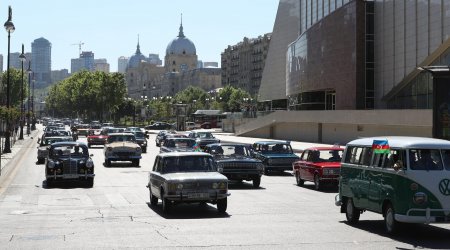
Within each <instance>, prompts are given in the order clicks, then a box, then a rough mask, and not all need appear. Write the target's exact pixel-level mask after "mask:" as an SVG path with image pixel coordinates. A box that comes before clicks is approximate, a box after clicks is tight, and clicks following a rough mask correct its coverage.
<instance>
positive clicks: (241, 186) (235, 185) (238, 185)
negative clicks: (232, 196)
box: [228, 181, 266, 190]
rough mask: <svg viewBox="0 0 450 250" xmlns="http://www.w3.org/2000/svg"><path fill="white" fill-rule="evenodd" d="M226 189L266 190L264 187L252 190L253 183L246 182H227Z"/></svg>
mask: <svg viewBox="0 0 450 250" xmlns="http://www.w3.org/2000/svg"><path fill="white" fill-rule="evenodd" d="M228 189H234V190H264V189H266V188H264V187H261V186H260V187H258V188H254V187H253V183H252V182H251V181H250V182H247V181H242V182H239V181H230V182H228Z"/></svg>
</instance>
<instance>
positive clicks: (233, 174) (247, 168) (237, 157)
mask: <svg viewBox="0 0 450 250" xmlns="http://www.w3.org/2000/svg"><path fill="white" fill-rule="evenodd" d="M205 152H206V153H210V154H212V155H213V156H214V159H215V161H216V163H217V171H219V173H221V174H223V175H225V176H226V177H227V178H228V180H235V181H242V180H246V181H252V182H253V187H255V188H258V187H259V185H260V184H261V175H262V174H263V169H264V165H263V164H262V162H261V161H260V160H258V159H254V158H252V155H251V151H250V145H246V144H240V143H215V144H209V145H207V146H206V148H205Z"/></svg>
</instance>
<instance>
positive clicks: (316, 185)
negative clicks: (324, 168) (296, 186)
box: [314, 174, 322, 190]
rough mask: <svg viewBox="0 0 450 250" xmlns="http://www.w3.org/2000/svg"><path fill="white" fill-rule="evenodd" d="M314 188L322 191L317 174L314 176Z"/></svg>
mask: <svg viewBox="0 0 450 250" xmlns="http://www.w3.org/2000/svg"><path fill="white" fill-rule="evenodd" d="M314 188H315V189H316V190H321V189H322V182H321V181H320V179H319V175H318V174H316V175H314Z"/></svg>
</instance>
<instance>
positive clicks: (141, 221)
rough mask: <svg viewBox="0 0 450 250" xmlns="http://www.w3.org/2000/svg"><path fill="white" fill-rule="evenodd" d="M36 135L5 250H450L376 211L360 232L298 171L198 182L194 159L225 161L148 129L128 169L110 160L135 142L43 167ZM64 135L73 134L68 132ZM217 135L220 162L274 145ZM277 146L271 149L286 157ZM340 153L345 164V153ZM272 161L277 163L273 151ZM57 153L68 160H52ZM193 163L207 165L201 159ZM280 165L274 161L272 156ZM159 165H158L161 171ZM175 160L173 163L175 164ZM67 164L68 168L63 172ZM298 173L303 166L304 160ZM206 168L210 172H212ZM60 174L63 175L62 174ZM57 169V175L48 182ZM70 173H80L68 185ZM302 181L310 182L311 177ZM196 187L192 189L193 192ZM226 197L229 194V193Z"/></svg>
mask: <svg viewBox="0 0 450 250" xmlns="http://www.w3.org/2000/svg"><path fill="white" fill-rule="evenodd" d="M37 128H38V130H37V131H36V136H34V137H33V139H29V140H28V141H27V145H26V146H25V147H23V148H22V149H21V151H20V153H18V154H17V155H16V157H15V158H17V159H16V161H15V162H14V163H15V164H17V166H16V167H15V170H14V171H13V173H12V174H10V177H9V178H8V179H6V181H4V182H3V183H2V188H1V189H0V192H1V193H0V221H1V222H2V223H1V224H2V230H1V231H0V242H1V244H2V248H8V249H11V248H33V249H44V248H49V247H52V248H214V249H233V248H246V249H274V248H277V249H299V248H306V249H363V248H364V249H368V248H382V249H394V248H400V249H413V248H432V249H433V248H437V249H446V248H449V246H450V237H449V235H450V225H449V224H430V225H427V224H424V223H420V224H416V223H414V224H407V226H405V225H403V227H400V230H398V231H396V233H395V234H391V233H389V232H387V231H386V229H385V221H384V220H383V217H382V216H380V215H379V214H377V213H373V212H369V211H366V212H365V213H363V214H362V215H361V217H360V218H359V217H358V219H359V221H358V223H353V222H355V220H350V221H349V219H348V216H349V215H348V214H347V218H346V214H343V213H341V208H340V207H338V206H336V204H335V199H336V196H337V195H338V194H339V187H338V186H336V183H335V182H331V183H325V182H323V183H321V186H320V188H318V187H317V183H315V182H314V178H312V179H309V178H307V177H306V176H305V177H303V176H302V179H301V180H302V182H301V185H300V182H299V179H298V177H297V176H296V175H297V172H293V171H292V168H291V169H290V170H285V169H284V168H282V169H281V170H280V171H278V170H276V171H274V169H273V168H274V166H275V165H273V167H272V168H271V169H270V171H269V170H267V171H265V167H264V164H262V163H263V162H264V160H262V161H261V159H259V160H258V158H257V157H256V158H255V160H256V162H254V161H250V160H246V161H248V162H250V163H251V164H256V165H254V166H256V168H257V169H259V171H260V174H257V175H256V176H260V177H259V178H260V179H259V180H258V183H257V184H258V185H255V179H254V178H255V177H252V178H253V179H252V178H250V177H247V176H244V175H242V179H240V178H239V176H240V175H237V174H233V175H232V178H230V179H229V180H227V178H226V177H225V176H224V175H222V174H220V173H218V172H216V171H217V170H214V172H215V174H216V175H219V176H223V177H221V178H222V179H214V178H217V177H213V175H202V177H199V176H200V175H199V174H196V173H198V172H199V171H211V170H199V169H198V166H200V165H198V164H200V163H196V164H194V165H192V166H191V167H197V169H196V170H195V169H194V170H189V169H187V168H188V165H189V164H191V163H190V161H191V160H192V161H193V162H194V161H197V160H201V161H202V162H204V163H202V164H213V162H215V161H218V162H219V161H220V160H214V159H219V158H217V157H216V156H215V158H211V157H209V155H210V154H208V153H197V152H195V150H194V149H192V150H187V151H184V152H177V151H175V152H168V153H166V152H163V153H161V154H160V147H158V146H156V144H157V143H155V140H156V136H157V132H158V131H153V130H147V135H148V138H147V146H146V147H147V151H146V152H145V153H144V152H142V151H141V150H140V149H136V148H133V152H139V155H140V159H139V160H138V161H137V160H134V158H133V159H131V158H130V159H129V160H128V161H122V160H121V161H112V162H109V161H108V160H107V159H109V158H106V157H110V156H108V153H107V152H109V150H113V149H110V147H112V148H115V149H114V150H119V149H121V148H122V149H123V148H125V145H127V143H128V144H131V143H132V141H133V139H129V138H128V139H126V138H122V137H118V138H117V140H118V141H120V140H123V141H122V142H115V143H118V144H120V145H119V146H111V144H113V143H112V142H108V141H106V142H105V145H91V146H90V147H87V143H88V141H87V137H86V136H83V135H81V136H79V137H78V140H77V142H56V143H53V144H51V145H52V146H51V149H50V152H49V156H47V157H48V158H46V160H45V163H41V162H42V161H41V160H39V159H40V158H39V157H38V148H39V146H40V145H39V144H38V139H39V140H41V139H42V135H43V133H44V129H45V127H43V126H42V125H41V124H38V125H37ZM65 129H66V130H69V128H68V127H67V126H66V128H65ZM122 134H126V135H131V133H126V132H119V133H112V136H113V137H114V138H116V137H117V135H122ZM213 135H214V136H215V137H216V138H217V140H219V141H220V142H221V143H216V144H211V145H215V146H214V147H209V148H208V150H209V151H208V152H210V153H211V154H212V155H215V154H217V153H221V152H219V151H220V150H219V149H218V146H221V147H222V150H223V149H225V151H226V150H231V149H233V150H234V149H235V148H237V147H236V141H239V142H241V144H237V145H250V149H251V148H252V145H251V143H250V144H247V143H244V144H242V142H244V141H245V142H247V141H253V142H254V143H255V144H256V145H258V146H259V145H261V147H262V146H264V145H270V143H261V142H259V143H256V142H258V141H261V139H258V138H239V137H236V136H233V135H229V134H224V133H215V132H214V131H213ZM127 140H128V142H126V141H127ZM130 141H131V142H130ZM134 143H135V144H137V142H134ZM161 143H162V142H161ZM233 143H234V144H233ZM297 143H299V142H297ZM292 144H295V142H292ZM75 145H79V146H81V145H85V146H84V147H83V148H81V149H82V152H81V153H78V156H77V157H78V158H76V157H75V154H77V153H76V152H74V151H71V150H75V149H74V146H75ZM108 145H109V146H108ZM282 145H283V146H284V149H283V148H280V149H279V150H287V149H289V148H290V146H289V144H285V143H282ZM297 145H298V144H297ZM288 146H289V147H288ZM318 146H321V145H318ZM273 147H275V145H274V146H273ZM273 147H271V148H270V149H269V150H277V148H273ZM69 149H70V150H69ZM328 149H330V148H328ZM328 149H327V150H328ZM331 149H332V147H331ZM58 150H61V151H62V152H60V151H58ZM246 150H247V149H246ZM289 150H290V151H292V149H289ZM53 151H55V152H57V151H58V153H60V155H58V153H53ZM313 151H314V150H313V148H311V147H310V149H308V150H305V152H308V153H309V152H310V153H311V155H312V154H313V153H314V152H313ZM233 152H234V151H233ZM246 152H247V151H246ZM261 152H263V150H262V148H261ZM280 152H281V151H280ZM339 152H340V157H342V148H341V149H339ZM236 153H237V152H236ZM264 153H265V154H266V155H270V154H268V153H267V152H266V151H264ZM286 153H289V152H287V151H283V154H284V155H286ZM327 153H328V151H327ZM53 154H55V155H57V156H58V157H60V158H58V159H56V158H55V159H53V160H50V159H51V158H52V155H53ZM232 154H233V153H232V152H231V151H226V152H225V155H228V156H229V157H228V158H220V159H229V158H231V155H232ZM246 154H250V153H249V152H247V153H246ZM128 155H129V154H128ZM133 155H134V154H133ZM158 155H159V156H158ZM295 155H296V157H297V158H298V159H299V160H302V159H303V158H301V157H302V155H303V154H302V153H295ZM84 156H85V157H86V158H83V157H84ZM157 156H158V157H157ZM185 156H189V157H190V158H186V157H185ZM194 156H196V157H197V156H201V159H200V158H199V157H197V158H193V157H194ZM329 156H330V157H331V156H332V155H329ZM183 157H184V158H183ZM271 157H272V159H275V158H273V157H274V156H273V155H271ZM305 157H306V156H305ZM321 157H325V156H321ZM67 158H69V159H70V161H71V162H74V161H75V162H77V164H76V165H77V166H80V165H82V166H83V167H82V168H81V169H72V168H73V167H74V166H75V165H74V163H72V164H69V165H67V166H66V165H65V162H66V159H67ZM110 159H112V158H110ZM155 159H158V160H157V161H156V162H155ZM180 159H183V161H182V163H180V165H177V166H178V167H179V168H183V169H184V170H183V169H177V170H175V169H173V168H171V169H170V170H169V169H168V168H169V167H173V166H175V165H176V163H174V162H175V160H180ZM238 159H240V158H239V157H238ZM280 159H281V158H280ZM305 160H306V159H305ZM80 161H81V163H80ZM90 161H92V162H90ZM170 161H172V163H170V164H169V162H170ZM50 162H53V163H50ZM180 162H181V161H180ZM199 162H200V161H199ZM220 162H221V166H222V167H223V170H221V171H226V169H228V170H229V169H230V167H232V166H235V167H239V168H242V165H239V164H238V163H234V164H235V165H224V164H227V162H226V161H223V160H222V161H220ZM258 162H259V163H258ZM271 162H272V163H276V162H277V161H275V160H272V161H271ZM278 162H284V161H282V160H278ZM49 164H53V165H51V166H50V165H49ZM58 164H60V165H61V166H62V167H61V168H58V167H57V165H58ZM83 164H84V165H83ZM258 164H261V166H260V167H259V165H258ZM289 164H292V163H291V162H289ZM299 164H304V163H302V161H300V162H299ZM333 164H334V163H333ZM315 165H316V167H317V166H319V165H321V164H319V163H316V164H315ZM322 165H323V164H322ZM204 166H205V167H206V168H208V169H210V167H212V166H213V165H204ZM227 166H228V168H227ZM158 167H161V170H158ZM58 169H61V171H62V172H58V173H56V171H58ZM164 169H166V170H164ZM49 170H52V171H53V172H52V173H47V171H49ZM65 171H74V172H70V173H71V174H70V176H65V175H64V174H63V173H64V172H65ZM158 171H159V172H158ZM164 171H167V174H165V173H166V172H164ZM252 171H254V170H252ZM156 172H158V173H159V174H158V175H157V174H156ZM182 173H184V174H183V175H184V177H183V179H184V182H180V180H182V179H180V178H178V179H177V180H178V182H173V181H174V180H176V179H174V178H175V177H177V176H178V177H180V176H182ZM223 173H224V174H225V173H226V172H223ZM299 173H300V174H301V175H303V173H305V172H299ZM150 174H152V175H154V176H155V178H159V177H158V176H165V177H168V176H169V175H170V176H171V179H168V180H169V182H170V181H171V182H170V183H168V184H167V185H168V186H167V190H161V189H158V188H159V187H166V186H161V185H153V186H152V187H156V188H152V189H151V190H152V191H151V192H149V191H150V188H149V186H151V185H152V182H151V181H152V180H151V179H150V176H151V175H150ZM211 174H212V173H211ZM206 176H208V177H206ZM228 176H231V175H228ZM91 178H92V179H91ZM207 178H208V181H211V183H210V184H208V185H210V186H208V187H209V188H210V189H209V193H204V192H203V193H199V192H196V193H189V192H188V191H186V192H185V190H194V189H195V187H193V186H192V185H194V184H195V183H205V182H202V181H200V180H203V181H206V179H207ZM49 180H50V181H49ZM187 180H191V182H189V181H187ZM153 184H154V183H153ZM322 184H323V185H322ZM189 185H191V186H192V187H190V189H189ZM200 185H203V184H200ZM222 188H223V192H222V191H220V190H222ZM215 190H217V191H215ZM215 192H218V193H217V194H219V192H222V193H221V194H223V195H221V196H217V198H214V199H213V198H211V197H212V196H211V195H212V194H213V193H214V194H215ZM185 195H186V196H185ZM347 196H348V194H347ZM152 197H153V198H152ZM224 199H226V200H224ZM430 199H432V197H430ZM224 201H225V202H226V203H224Z"/></svg>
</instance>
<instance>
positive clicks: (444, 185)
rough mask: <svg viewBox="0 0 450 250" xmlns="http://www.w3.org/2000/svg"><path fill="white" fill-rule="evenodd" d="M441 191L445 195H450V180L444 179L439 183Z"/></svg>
mask: <svg viewBox="0 0 450 250" xmlns="http://www.w3.org/2000/svg"><path fill="white" fill-rule="evenodd" d="M439 191H440V192H441V193H442V194H443V195H445V196H449V195H450V180H449V179H443V180H442V181H441V182H439Z"/></svg>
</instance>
